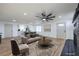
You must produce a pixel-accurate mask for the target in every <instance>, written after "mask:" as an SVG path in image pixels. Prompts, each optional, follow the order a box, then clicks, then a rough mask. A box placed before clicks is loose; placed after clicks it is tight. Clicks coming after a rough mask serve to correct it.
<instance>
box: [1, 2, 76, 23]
mask: <svg viewBox="0 0 79 59" xmlns="http://www.w3.org/2000/svg"><path fill="white" fill-rule="evenodd" d="M76 7H77V3H37V4H36V3H16V4H13V3H9V4H7V3H6V4H3V3H0V21H7V22H12V20H13V19H15V20H16V22H22V23H27V22H33V21H35V20H38V18H36V17H35V16H36V15H38V13H40V12H43V11H46V12H52V11H53V12H54V14H56V15H61V14H65V13H69V12H74V11H75V9H76ZM24 13H27V15H25V16H24Z"/></svg>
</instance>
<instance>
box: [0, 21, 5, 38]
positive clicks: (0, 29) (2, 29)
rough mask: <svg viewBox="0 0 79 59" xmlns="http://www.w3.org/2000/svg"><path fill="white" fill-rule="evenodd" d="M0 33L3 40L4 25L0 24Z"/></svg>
mask: <svg viewBox="0 0 79 59" xmlns="http://www.w3.org/2000/svg"><path fill="white" fill-rule="evenodd" d="M0 33H2V38H4V24H3V23H1V22H0Z"/></svg>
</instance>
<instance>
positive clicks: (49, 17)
mask: <svg viewBox="0 0 79 59" xmlns="http://www.w3.org/2000/svg"><path fill="white" fill-rule="evenodd" d="M36 17H38V18H40V19H41V20H43V21H49V20H54V18H55V16H54V15H53V13H49V14H46V12H42V13H41V14H40V16H36Z"/></svg>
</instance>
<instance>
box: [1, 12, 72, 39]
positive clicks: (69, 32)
mask: <svg viewBox="0 0 79 59" xmlns="http://www.w3.org/2000/svg"><path fill="white" fill-rule="evenodd" d="M61 16H62V17H61V18H56V19H55V20H53V21H51V22H48V23H49V24H51V32H44V31H43V27H42V32H39V34H41V35H46V36H50V37H57V31H56V24H57V23H62V22H63V23H65V24H66V39H73V24H72V18H73V13H72V12H71V13H67V14H64V15H61ZM5 23H6V22H0V32H2V33H3V37H4V24H5ZM37 23H38V24H39V25H41V26H42V24H41V23H39V22H36V23H32V24H26V25H29V28H30V30H31V31H35V26H36V25H37ZM10 24H13V36H18V27H17V25H18V23H10ZM26 25H25V26H26Z"/></svg>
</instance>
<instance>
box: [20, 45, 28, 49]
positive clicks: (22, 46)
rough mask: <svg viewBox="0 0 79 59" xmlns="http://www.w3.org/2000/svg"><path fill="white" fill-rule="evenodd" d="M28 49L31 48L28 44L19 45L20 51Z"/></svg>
mask: <svg viewBox="0 0 79 59" xmlns="http://www.w3.org/2000/svg"><path fill="white" fill-rule="evenodd" d="M26 48H29V47H28V45H27V44H21V45H19V50H23V49H26Z"/></svg>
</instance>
